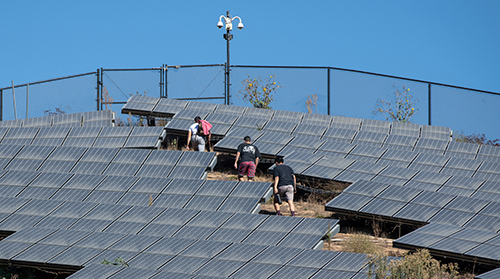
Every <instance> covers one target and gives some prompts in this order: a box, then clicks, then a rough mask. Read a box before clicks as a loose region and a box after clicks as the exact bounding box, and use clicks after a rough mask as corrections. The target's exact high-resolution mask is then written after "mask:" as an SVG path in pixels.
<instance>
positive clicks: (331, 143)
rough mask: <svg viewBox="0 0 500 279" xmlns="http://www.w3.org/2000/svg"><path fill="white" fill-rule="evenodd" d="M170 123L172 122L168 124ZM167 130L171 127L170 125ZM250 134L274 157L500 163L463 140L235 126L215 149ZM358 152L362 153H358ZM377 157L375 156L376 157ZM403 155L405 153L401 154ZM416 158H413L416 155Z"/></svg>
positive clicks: (231, 147)
mask: <svg viewBox="0 0 500 279" xmlns="http://www.w3.org/2000/svg"><path fill="white" fill-rule="evenodd" d="M167 126H168V125H167ZM166 130H167V133H169V131H170V130H169V129H168V128H166ZM246 135H248V136H250V137H251V138H252V139H254V140H253V142H254V143H255V144H256V145H257V146H258V147H259V150H260V149H262V151H261V153H263V154H264V155H266V156H269V157H273V156H276V155H281V156H287V155H289V154H290V153H292V152H297V151H299V152H303V153H319V154H324V155H333V156H345V155H347V154H349V153H351V152H354V153H356V152H363V153H361V154H359V155H360V156H363V157H368V158H363V157H362V159H364V160H365V161H375V160H376V159H377V158H378V157H380V156H381V155H382V154H383V153H384V152H385V151H387V150H390V151H391V152H392V153H400V154H404V155H405V157H404V158H405V160H406V157H408V156H412V155H413V157H414V156H416V154H419V153H425V154H431V155H441V156H444V157H446V158H449V157H456V158H462V159H469V160H478V161H488V162H498V163H500V153H495V152H496V151H500V148H497V147H496V146H492V145H479V144H471V143H461V142H457V141H451V142H450V141H442V140H432V139H423V138H420V139H418V140H417V139H416V138H415V140H412V141H411V143H409V144H408V145H407V146H402V145H401V146H399V145H394V144H376V145H371V144H368V142H361V141H357V142H352V143H351V142H343V141H341V140H339V139H334V138H323V139H320V138H319V137H313V136H304V135H289V134H286V133H280V132H273V131H259V132H258V133H255V134H252V133H251V132H249V131H248V130H247V129H244V128H243V129H235V130H233V131H232V132H231V133H230V134H228V135H227V136H226V137H225V138H224V139H222V140H220V141H219V142H218V143H217V144H216V145H215V146H214V150H216V151H220V152H235V149H236V147H237V146H238V144H239V143H241V142H242V140H243V137H245V136H246ZM402 137H403V136H391V135H389V136H388V137H387V139H395V138H399V139H401V138H402ZM356 155H358V154H356ZM373 157H375V159H374V158H373ZM398 157H402V156H398ZM413 157H412V158H413Z"/></svg>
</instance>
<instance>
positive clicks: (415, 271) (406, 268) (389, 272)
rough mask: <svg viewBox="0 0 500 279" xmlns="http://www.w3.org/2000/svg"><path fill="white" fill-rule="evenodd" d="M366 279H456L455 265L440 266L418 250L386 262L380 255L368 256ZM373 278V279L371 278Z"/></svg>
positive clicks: (426, 251) (422, 251)
mask: <svg viewBox="0 0 500 279" xmlns="http://www.w3.org/2000/svg"><path fill="white" fill-rule="evenodd" d="M367 258H368V278H373V277H375V278H376V279H403V278H422V279H434V278H436V279H437V278H440V279H441V278H442V279H453V278H457V275H458V271H457V270H458V265H457V264H456V263H450V264H441V263H440V262H439V261H438V260H436V259H434V258H432V256H431V255H430V253H429V251H428V250H425V249H424V250H418V251H417V252H416V253H414V254H407V255H406V256H405V257H403V258H402V259H400V260H392V261H391V262H388V259H387V257H385V256H382V255H368V256H367ZM372 276H373V277H372Z"/></svg>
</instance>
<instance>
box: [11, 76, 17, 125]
mask: <svg viewBox="0 0 500 279" xmlns="http://www.w3.org/2000/svg"><path fill="white" fill-rule="evenodd" d="M12 100H13V102H14V117H15V119H16V120H17V108H16V93H15V92H14V81H12Z"/></svg>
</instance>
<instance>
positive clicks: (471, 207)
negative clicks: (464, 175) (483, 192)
mask: <svg viewBox="0 0 500 279" xmlns="http://www.w3.org/2000/svg"><path fill="white" fill-rule="evenodd" d="M488 203H489V202H488V201H484V200H479V199H473V198H467V197H456V198H455V199H453V200H452V201H451V202H450V203H448V204H447V205H446V206H445V207H444V208H445V209H451V210H460V211H464V212H469V213H477V212H479V211H480V210H481V209H482V208H483V207H485V206H486V205H487V204H488Z"/></svg>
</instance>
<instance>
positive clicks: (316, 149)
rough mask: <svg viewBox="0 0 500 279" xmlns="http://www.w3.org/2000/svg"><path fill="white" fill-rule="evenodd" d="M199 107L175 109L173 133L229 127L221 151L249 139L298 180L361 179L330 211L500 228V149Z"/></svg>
mask: <svg viewBox="0 0 500 279" xmlns="http://www.w3.org/2000/svg"><path fill="white" fill-rule="evenodd" d="M188 107H191V108H188ZM197 108H198V109H199V110H195V109H194V108H193V105H192V102H186V103H183V104H182V105H180V106H178V107H177V109H175V110H172V113H171V115H169V116H170V117H173V120H172V121H171V122H170V123H169V124H167V126H166V129H167V131H169V132H173V133H177V134H184V135H185V134H186V131H187V127H189V125H190V124H191V123H192V119H193V118H194V116H196V115H199V116H201V117H202V118H206V119H207V120H208V121H210V122H211V123H213V124H215V125H214V127H216V126H217V125H221V126H223V128H224V129H221V132H216V133H215V134H216V135H220V136H221V137H223V139H222V140H220V141H219V142H218V143H217V144H216V145H215V147H214V150H215V151H221V152H230V153H234V152H235V151H236V150H235V149H236V147H237V146H238V144H239V143H241V142H242V138H243V137H244V136H246V135H249V136H251V137H252V139H254V142H255V144H256V145H257V146H258V147H259V149H261V153H263V155H264V156H267V157H269V158H272V157H274V156H275V155H285V156H286V161H287V164H288V165H290V166H292V168H293V169H294V170H295V171H296V173H297V174H300V175H302V176H305V177H313V178H323V179H333V180H338V181H344V182H351V183H352V182H357V181H358V182H357V183H354V184H353V185H351V186H350V187H348V188H347V190H346V191H345V192H344V193H343V194H341V195H340V196H338V197H337V198H335V199H334V200H332V201H331V202H330V203H328V204H327V206H326V208H327V209H330V210H334V211H337V212H344V213H348V214H356V215H361V216H365V217H373V216H381V217H383V218H385V219H387V220H392V221H397V222H406V223H413V224H424V223H428V222H431V223H435V224H444V225H457V226H463V227H464V228H466V229H471V228H473V229H480V230H485V231H490V232H491V233H496V232H497V231H498V230H499V229H500V227H499V226H498V225H497V224H500V222H498V221H499V220H498V217H499V216H497V215H495V214H494V213H492V212H493V211H492V210H491V208H492V207H494V206H495V205H496V203H495V202H493V201H494V200H497V199H498V198H499V197H500V196H499V194H500V174H499V173H500V147H498V146H486V145H477V144H469V143H461V142H455V141H451V138H450V136H451V131H450V129H449V128H446V127H435V126H426V125H416V124H403V123H390V122H386V121H377V120H368V119H356V118H349V117H338V116H335V117H330V116H318V115H311V114H300V113H294V112H282V111H270V110H260V111H259V110H256V109H251V108H250V109H245V108H240V109H239V110H237V111H236V112H235V113H234V114H227V115H223V113H219V112H218V106H215V107H214V106H212V105H209V106H206V107H204V106H203V105H200V104H198V105H197ZM200 109H205V110H203V111H202V110H200ZM247 112H248V113H247ZM143 113H146V114H147V112H143ZM229 115H230V116H229Z"/></svg>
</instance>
